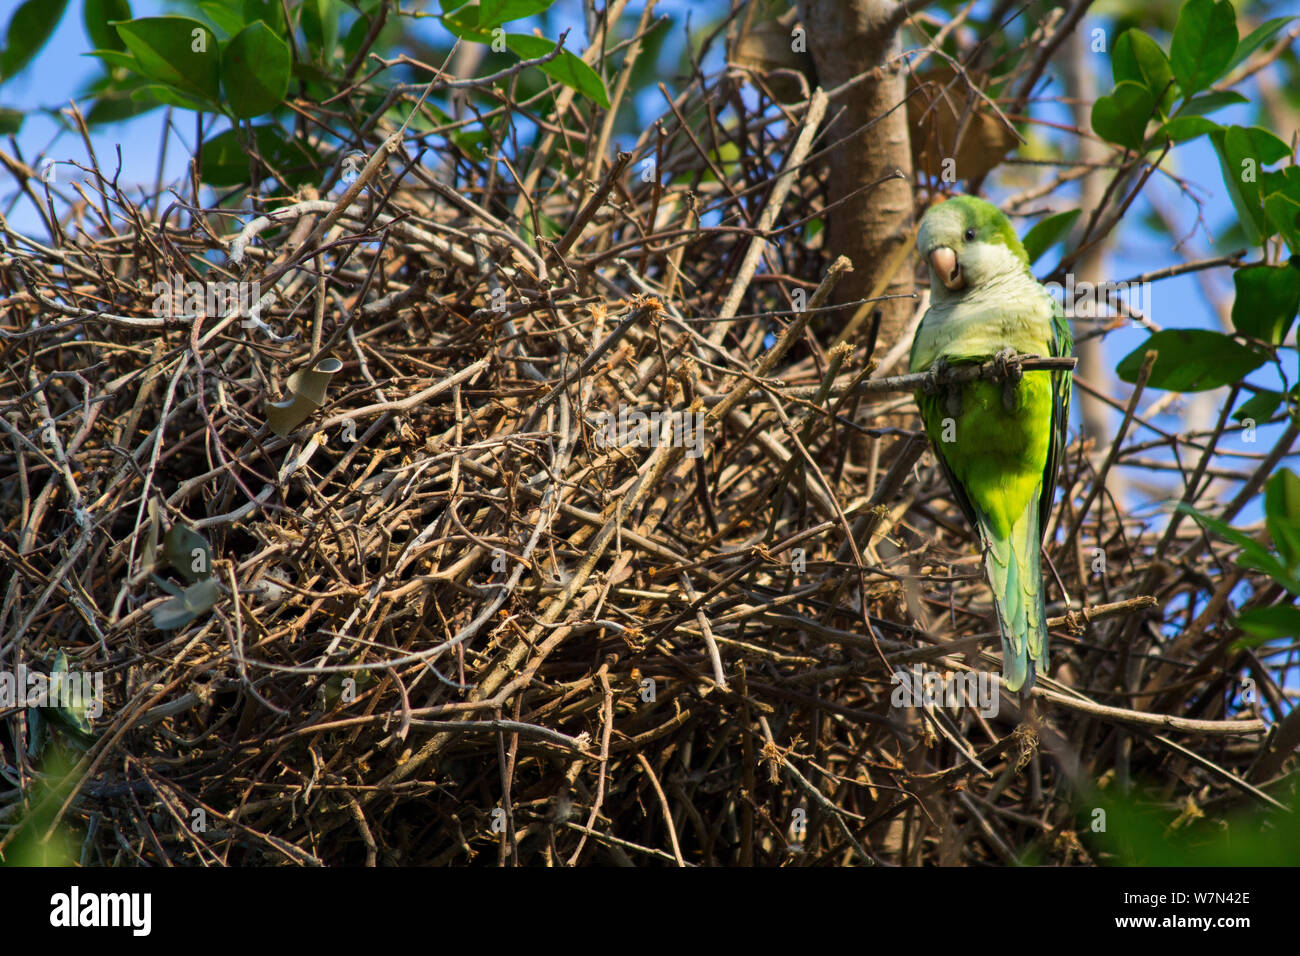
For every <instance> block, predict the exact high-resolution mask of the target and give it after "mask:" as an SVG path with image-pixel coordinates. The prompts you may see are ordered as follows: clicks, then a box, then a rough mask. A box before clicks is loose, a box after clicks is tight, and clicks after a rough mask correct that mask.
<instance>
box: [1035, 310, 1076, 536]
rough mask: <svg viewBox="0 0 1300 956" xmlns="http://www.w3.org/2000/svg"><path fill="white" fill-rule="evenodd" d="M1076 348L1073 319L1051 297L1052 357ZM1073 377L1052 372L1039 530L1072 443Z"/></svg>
mask: <svg viewBox="0 0 1300 956" xmlns="http://www.w3.org/2000/svg"><path fill="white" fill-rule="evenodd" d="M1073 349H1074V339H1073V338H1072V337H1071V335H1070V323H1069V322H1068V321H1066V318H1065V314H1064V313H1063V312H1062V311H1061V305H1060V303H1059V302H1057V301H1056V299H1054V298H1053V299H1052V342H1051V354H1052V357H1053V358H1065V357H1066V356H1068V355H1069V354H1070V353H1071V352H1072V351H1073ZM1073 379H1074V375H1073V373H1072V372H1065V371H1062V372H1053V373H1052V441H1051V444H1050V445H1048V447H1047V466H1046V467H1045V468H1044V469H1043V492H1042V495H1041V497H1040V498H1039V500H1038V530H1039V533H1040V534H1043V533H1046V531H1047V518H1048V516H1049V515H1050V514H1051V513H1052V499H1053V498H1054V497H1055V495H1056V478H1057V474H1058V473H1059V472H1060V470H1061V462H1062V460H1063V459H1064V457H1065V447H1066V445H1068V444H1069V430H1070V385H1071V382H1072V381H1073Z"/></svg>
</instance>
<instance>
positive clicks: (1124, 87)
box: [1092, 80, 1156, 149]
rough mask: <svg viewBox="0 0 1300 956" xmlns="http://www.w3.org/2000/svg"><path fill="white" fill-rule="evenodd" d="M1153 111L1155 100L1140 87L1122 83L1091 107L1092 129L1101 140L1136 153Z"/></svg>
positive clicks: (1137, 84) (1129, 81) (1134, 84)
mask: <svg viewBox="0 0 1300 956" xmlns="http://www.w3.org/2000/svg"><path fill="white" fill-rule="evenodd" d="M1155 111H1156V101H1155V97H1154V96H1153V95H1152V93H1151V91H1150V90H1148V89H1147V88H1146V86H1144V85H1143V84H1141V83H1134V82H1133V81H1132V80H1125V81H1124V82H1122V83H1117V84H1116V85H1115V91H1114V92H1113V93H1111V94H1110V95H1109V96H1102V97H1098V99H1097V102H1096V103H1094V104H1092V128H1093V130H1095V131H1096V133H1097V135H1098V136H1100V137H1101V138H1102V139H1104V140H1107V141H1108V142H1111V143H1118V144H1119V145H1121V146H1127V147H1128V148H1129V149H1138V148H1139V147H1141V145H1142V139H1143V135H1144V134H1145V133H1146V128H1147V123H1148V122H1149V121H1150V119H1151V115H1152V114H1153V113H1154V112H1155Z"/></svg>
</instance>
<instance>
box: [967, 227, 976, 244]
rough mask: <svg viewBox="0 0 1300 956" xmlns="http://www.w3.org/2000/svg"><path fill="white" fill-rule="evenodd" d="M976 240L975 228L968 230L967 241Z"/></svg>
mask: <svg viewBox="0 0 1300 956" xmlns="http://www.w3.org/2000/svg"><path fill="white" fill-rule="evenodd" d="M974 238H975V227H974V226H971V227H970V228H969V229H967V230H966V241H967V242H970V241H971V240H972V239H974Z"/></svg>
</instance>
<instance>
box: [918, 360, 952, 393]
mask: <svg viewBox="0 0 1300 956" xmlns="http://www.w3.org/2000/svg"><path fill="white" fill-rule="evenodd" d="M947 371H948V363H947V361H945V360H944V359H943V358H942V357H940V358H937V359H935V360H934V363H933V364H932V365H931V366H930V368H929V369H927V370H926V373H925V381H924V382H923V383H922V385H921V388H922V389H923V390H924V391H925V394H927V395H934V394H935V393H936V392H938V391H939V390H940V389H941V388H943V383H941V382H940V381H939V379H940V378H942V377H943V376H944V375H945V374H946V373H947Z"/></svg>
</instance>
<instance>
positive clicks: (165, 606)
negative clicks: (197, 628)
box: [152, 578, 221, 631]
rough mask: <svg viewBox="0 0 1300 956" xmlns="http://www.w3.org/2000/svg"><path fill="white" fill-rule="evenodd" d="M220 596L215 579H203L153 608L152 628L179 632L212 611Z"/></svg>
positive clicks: (219, 589)
mask: <svg viewBox="0 0 1300 956" xmlns="http://www.w3.org/2000/svg"><path fill="white" fill-rule="evenodd" d="M220 596H221V588H220V586H219V585H218V583H217V579H216V578H205V579H204V580H202V581H200V582H199V583H198V584H194V585H191V586H190V587H188V588H186V589H185V591H184V592H183V593H181V594H180V595H178V596H176V597H172V598H168V599H167V600H166V601H163V603H162V604H159V605H158V606H157V607H155V608H154V609H153V611H152V613H153V626H154V627H156V628H158V630H160V631H177V630H180V629H181V628H182V627H184V626H185V625H187V624H189V623H190V622H191V621H193V620H194V619H195V618H196V617H198V616H199V615H200V614H204V613H206V612H208V611H210V610H212V607H213V605H214V604H216V603H217V598H218V597H220Z"/></svg>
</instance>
